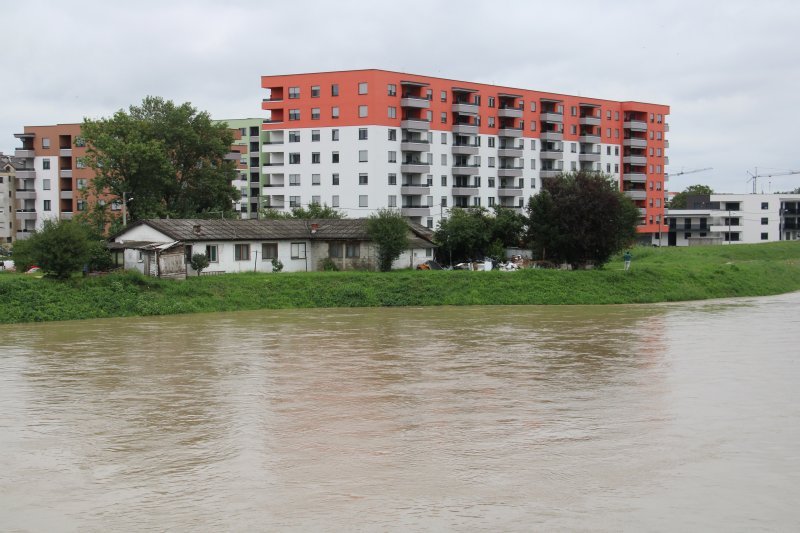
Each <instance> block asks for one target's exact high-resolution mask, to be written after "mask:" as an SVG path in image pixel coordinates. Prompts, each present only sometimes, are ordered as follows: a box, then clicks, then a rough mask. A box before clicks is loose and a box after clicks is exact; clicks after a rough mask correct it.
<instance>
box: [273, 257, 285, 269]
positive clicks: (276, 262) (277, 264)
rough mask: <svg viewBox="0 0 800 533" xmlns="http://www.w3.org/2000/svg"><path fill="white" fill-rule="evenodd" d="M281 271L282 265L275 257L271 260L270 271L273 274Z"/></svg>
mask: <svg viewBox="0 0 800 533" xmlns="http://www.w3.org/2000/svg"><path fill="white" fill-rule="evenodd" d="M281 270H283V263H282V262H281V260H280V259H278V258H277V257H274V258H273V259H272V271H273V272H280V271H281Z"/></svg>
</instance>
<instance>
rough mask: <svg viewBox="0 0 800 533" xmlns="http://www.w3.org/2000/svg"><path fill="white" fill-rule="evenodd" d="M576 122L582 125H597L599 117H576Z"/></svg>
mask: <svg viewBox="0 0 800 533" xmlns="http://www.w3.org/2000/svg"><path fill="white" fill-rule="evenodd" d="M578 123H579V124H582V125H584V126H599V125H600V117H581V118H580V119H578Z"/></svg>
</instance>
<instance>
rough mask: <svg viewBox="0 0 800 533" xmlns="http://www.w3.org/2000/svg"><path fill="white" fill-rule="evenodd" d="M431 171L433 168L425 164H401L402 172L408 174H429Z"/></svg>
mask: <svg viewBox="0 0 800 533" xmlns="http://www.w3.org/2000/svg"><path fill="white" fill-rule="evenodd" d="M430 171H431V166H430V165H429V164H428V163H423V162H421V161H420V162H409V163H401V164H400V172H405V173H406V174H427V173H428V172H430Z"/></svg>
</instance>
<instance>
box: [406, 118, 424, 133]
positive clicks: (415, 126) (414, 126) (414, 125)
mask: <svg viewBox="0 0 800 533" xmlns="http://www.w3.org/2000/svg"><path fill="white" fill-rule="evenodd" d="M400 127H401V128H404V129H407V130H420V131H428V130H429V129H431V123H430V121H428V120H424V119H421V118H409V119H406V120H401V121H400Z"/></svg>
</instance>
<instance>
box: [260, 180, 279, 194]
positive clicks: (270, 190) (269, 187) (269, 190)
mask: <svg viewBox="0 0 800 533" xmlns="http://www.w3.org/2000/svg"><path fill="white" fill-rule="evenodd" d="M283 186H284V185H283V183H268V184H266V185H264V187H262V188H261V196H270V195H273V194H275V193H276V192H281V191H276V190H275V189H279V188H282V187H283Z"/></svg>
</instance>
